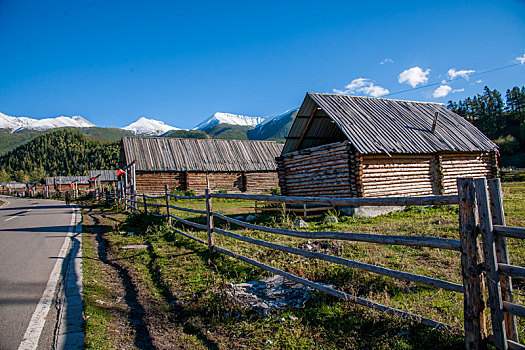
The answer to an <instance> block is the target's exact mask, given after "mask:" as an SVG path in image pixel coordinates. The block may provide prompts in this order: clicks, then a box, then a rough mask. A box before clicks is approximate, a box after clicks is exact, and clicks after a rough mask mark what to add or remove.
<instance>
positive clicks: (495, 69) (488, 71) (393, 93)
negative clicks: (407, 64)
mask: <svg viewBox="0 0 525 350" xmlns="http://www.w3.org/2000/svg"><path fill="white" fill-rule="evenodd" d="M521 64H522V63H513V64H509V65H508V66H503V67H498V68H492V69H489V70H485V71H482V72H478V73H473V74H469V75H467V76H468V77H474V76H477V75H481V74H486V73H491V72H495V71H498V70H502V69H507V68H510V67H514V66H519V65H521ZM462 78H464V77H456V78H453V79H448V80H447V79H443V80H442V81H440V82H439V83H432V84H427V85H421V86H418V87H415V88H411V89H406V90H401V91H396V92H392V93H389V94H386V95H383V96H381V97H387V96H392V95H398V94H402V93H404V92H409V91H414V90H419V89H424V88H427V87H430V86H436V85H441V84H443V83H450V82H453V81H455V80H459V79H462Z"/></svg>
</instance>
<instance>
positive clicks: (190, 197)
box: [162, 193, 204, 199]
mask: <svg viewBox="0 0 525 350" xmlns="http://www.w3.org/2000/svg"><path fill="white" fill-rule="evenodd" d="M168 196H169V197H171V198H177V199H204V195H199V196H178V195H175V194H171V193H168ZM162 198H164V196H163V197H162Z"/></svg>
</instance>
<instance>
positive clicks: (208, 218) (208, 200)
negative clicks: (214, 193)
mask: <svg viewBox="0 0 525 350" xmlns="http://www.w3.org/2000/svg"><path fill="white" fill-rule="evenodd" d="M204 195H205V198H206V222H207V224H208V248H209V249H212V248H213V246H214V245H215V237H214V235H213V214H212V206H211V196H210V190H209V189H208V188H207V189H206V190H204Z"/></svg>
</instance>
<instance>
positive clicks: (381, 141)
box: [283, 93, 497, 154]
mask: <svg viewBox="0 0 525 350" xmlns="http://www.w3.org/2000/svg"><path fill="white" fill-rule="evenodd" d="M314 108H320V109H321V110H320V111H317V112H316V114H315V119H319V120H318V121H317V125H316V124H314V122H312V123H311V124H310V128H309V129H308V130H307V132H306V134H305V137H304V139H303V142H302V143H301V145H300V146H301V147H300V149H304V148H309V147H313V146H317V145H319V144H323V143H331V142H335V141H340V140H338V139H337V138H338V137H340V136H341V135H337V134H336V133H334V131H333V130H332V129H333V126H330V123H335V125H336V126H337V127H338V128H339V129H340V130H341V132H342V133H343V135H344V136H345V137H346V139H348V140H349V141H350V143H351V144H352V145H353V146H354V147H355V148H356V150H357V151H358V152H360V153H364V154H367V153H434V152H439V151H464V152H468V151H490V150H493V149H497V146H496V145H495V144H494V143H493V142H492V141H491V140H490V139H489V138H488V137H486V136H485V135H483V133H482V132H481V131H479V130H478V129H477V128H476V127H475V126H473V125H472V124H470V123H469V122H468V121H466V120H465V119H463V118H462V117H461V116H459V115H457V114H455V113H454V112H452V111H451V110H449V109H447V108H445V107H444V106H443V105H442V104H439V103H431V102H414V101H403V100H391V99H384V98H374V97H361V96H347V95H336V94H319V93H307V95H306V97H305V100H304V102H303V104H302V106H301V108H300V109H299V113H298V115H297V117H296V119H295V121H294V124H293V125H292V128H291V130H290V133H289V135H288V138H287V141H286V144H285V146H284V149H283V154H284V153H289V152H293V151H294V150H295V149H296V147H297V143H298V141H299V138H300V136H301V135H302V133H303V130H304V128H305V127H306V124H307V120H308V119H307V118H308V117H309V116H310V115H311V114H312V112H313V109H314ZM436 112H438V115H439V116H438V121H437V127H436V131H435V132H434V133H432V124H433V121H434V116H435V113H436ZM323 115H326V116H328V117H329V119H328V118H324V120H323V118H322V117H323ZM315 119H314V120H315ZM324 130H326V132H325V131H324ZM323 138H324V139H323Z"/></svg>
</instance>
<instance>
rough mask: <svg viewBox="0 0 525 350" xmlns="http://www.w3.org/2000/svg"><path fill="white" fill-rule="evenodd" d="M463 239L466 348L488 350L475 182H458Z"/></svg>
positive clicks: (467, 180)
mask: <svg viewBox="0 0 525 350" xmlns="http://www.w3.org/2000/svg"><path fill="white" fill-rule="evenodd" d="M457 184H458V193H459V237H460V240H461V270H462V274H463V286H464V287H465V293H464V296H463V315H464V328H465V346H466V348H467V349H468V350H475V349H486V348H487V344H486V342H485V339H486V337H487V327H486V321H485V301H484V288H485V287H484V283H483V277H482V274H481V272H480V271H479V269H478V262H479V260H480V257H481V250H480V242H479V237H478V233H477V226H478V218H477V211H476V195H475V187H474V180H473V179H469V178H458V179H457Z"/></svg>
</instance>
